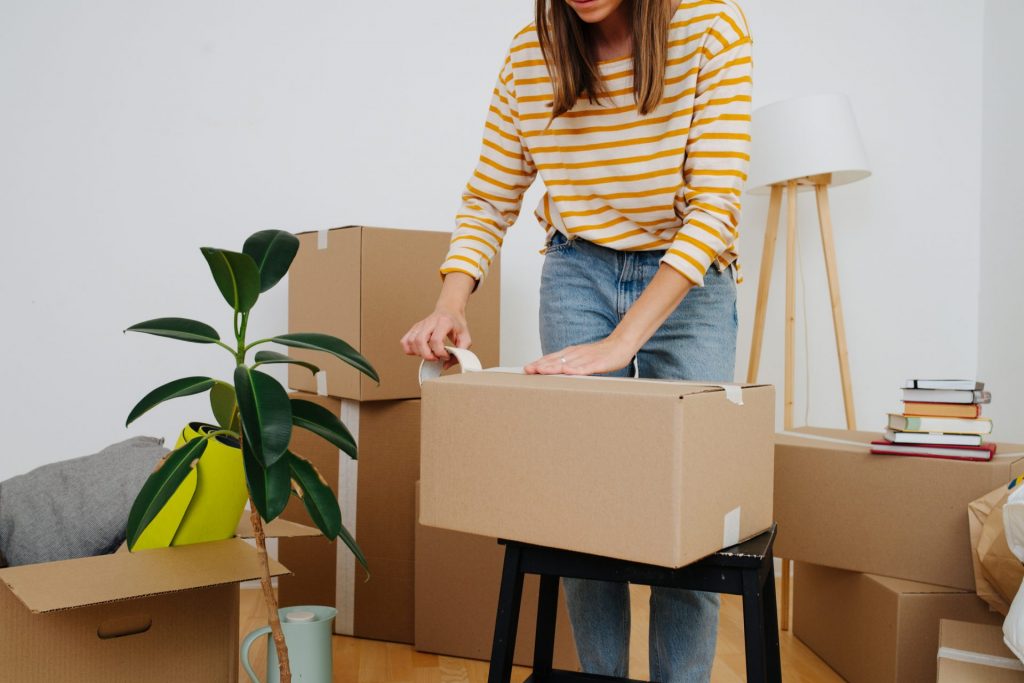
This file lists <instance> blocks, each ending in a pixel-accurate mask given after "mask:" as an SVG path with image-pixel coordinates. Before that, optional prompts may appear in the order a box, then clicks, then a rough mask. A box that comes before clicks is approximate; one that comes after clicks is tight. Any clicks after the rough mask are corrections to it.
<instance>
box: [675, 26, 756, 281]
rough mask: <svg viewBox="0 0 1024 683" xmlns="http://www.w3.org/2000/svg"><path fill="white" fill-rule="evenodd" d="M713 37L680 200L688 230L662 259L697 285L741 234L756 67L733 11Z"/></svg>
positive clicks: (678, 235)
mask: <svg viewBox="0 0 1024 683" xmlns="http://www.w3.org/2000/svg"><path fill="white" fill-rule="evenodd" d="M708 36H709V37H708V40H707V43H706V44H705V48H706V51H705V54H706V55H707V57H708V58H707V59H706V61H704V63H703V64H702V65H701V67H700V71H699V73H698V75H697V86H696V94H695V99H694V106H693V119H692V123H691V125H690V133H689V137H688V139H687V142H686V157H685V160H684V161H683V168H682V175H683V178H682V181H683V182H682V184H681V185H680V188H679V191H678V193H677V194H676V200H675V210H676V213H677V215H679V217H680V218H681V219H682V221H683V225H682V227H680V229H679V231H678V232H677V233H676V236H675V239H674V241H673V243H672V246H671V247H669V249H668V250H667V251H666V252H665V256H664V258H663V259H662V262H663V263H667V264H668V265H670V266H672V267H673V268H675V269H676V270H677V271H679V272H680V273H682V274H683V275H684V276H685V277H686V278H687V279H689V280H690V281H691V282H693V283H694V284H695V285H697V286H703V285H704V274H705V273H706V272H707V270H708V268H710V267H711V264H712V263H714V261H715V259H716V258H717V257H718V256H719V255H720V254H721V253H722V252H724V251H725V250H726V249H728V248H729V247H731V246H732V245H733V244H734V243H735V241H736V238H737V237H738V235H739V233H738V231H737V227H738V225H739V220H740V194H741V193H742V191H743V183H744V182H745V181H746V179H747V167H748V166H749V163H750V102H751V90H752V87H753V80H752V72H753V60H752V57H751V40H750V35H749V32H748V31H747V30H746V22H745V20H744V18H743V16H742V14H740V13H739V12H737V11H736V10H734V9H732V8H729V9H727V10H725V11H723V12H722V14H721V15H719V17H718V19H717V20H716V22H715V23H714V24H713V25H712V27H711V28H710V30H709V32H708Z"/></svg>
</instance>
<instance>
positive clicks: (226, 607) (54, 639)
mask: <svg viewBox="0 0 1024 683" xmlns="http://www.w3.org/2000/svg"><path fill="white" fill-rule="evenodd" d="M238 534H239V537H236V538H231V539H227V540H224V541H214V542H211V543H198V544H195V545H187V546H177V547H174V548H159V549H153V550H140V551H138V552H133V553H129V552H117V553H113V554H110V555H100V556H97V557H83V558H79V559H74V560H63V561H60V562H46V563H43V564H31V565H22V566H19V567H9V568H6V569H2V570H0V661H2V662H3V664H2V666H3V675H2V676H0V678H3V679H4V680H12V681H19V682H20V683H31V682H33V681H48V682H49V681H83V682H84V681H146V682H147V683H163V682H164V681H166V682H167V683H171V682H172V681H173V682H174V683H178V682H180V681H190V683H200V682H205V681H209V682H210V683H224V682H225V681H228V682H234V681H237V680H238V584H239V582H241V581H248V580H251V579H258V578H259V577H260V575H261V569H260V562H259V556H258V554H257V552H256V549H255V548H253V547H252V546H251V545H249V543H247V542H246V541H245V540H244V538H245V537H251V535H252V528H251V526H250V525H249V523H248V519H247V518H246V519H245V520H243V522H242V523H241V524H239V529H238ZM266 534H267V536H268V537H292V536H315V535H317V534H319V531H317V530H316V529H313V528H312V527H307V526H304V525H301V524H295V523H293V522H286V521H284V520H275V521H274V522H273V523H271V524H269V525H267V527H266ZM270 573H271V575H272V576H280V575H282V574H286V573H288V570H287V569H286V568H285V567H284V566H283V565H281V564H280V563H278V562H276V561H275V560H273V559H271V560H270Z"/></svg>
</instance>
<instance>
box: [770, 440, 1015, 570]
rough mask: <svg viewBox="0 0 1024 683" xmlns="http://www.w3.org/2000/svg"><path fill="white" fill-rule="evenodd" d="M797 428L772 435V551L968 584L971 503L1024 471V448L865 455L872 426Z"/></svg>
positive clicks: (837, 564) (849, 567)
mask: <svg viewBox="0 0 1024 683" xmlns="http://www.w3.org/2000/svg"><path fill="white" fill-rule="evenodd" d="M796 431H797V432H798V433H799V434H800V435H799V436H796V435H790V434H778V435H776V441H775V444H776V445H775V518H776V520H777V521H778V523H779V535H778V538H777V540H776V541H775V555H776V556H777V557H785V558H789V559H793V560H799V561H801V562H810V563H813V564H820V565H825V566H828V567H836V568H839V569H847V570H850V571H859V572H867V573H871V574H881V575H883V576H895V577H899V578H904V579H911V580H914V581H922V582H925V583H931V584H937V585H940V586H952V587H955V588H961V589H963V590H974V569H973V566H972V559H971V555H972V553H971V542H970V532H969V528H968V523H967V505H968V503H970V502H971V501H973V500H975V499H976V498H979V497H981V496H983V495H985V494H986V493H988V492H989V491H991V490H993V489H994V488H996V487H998V486H1001V485H1004V484H1006V483H1008V482H1009V481H1010V480H1011V479H1013V478H1014V477H1016V476H1018V475H1020V474H1021V473H1024V455H1022V451H1024V447H1022V446H1018V445H1015V444H999V450H998V451H997V453H996V457H995V458H994V459H993V460H992V461H991V462H961V461H956V460H940V459H938V458H915V457H897V456H882V455H871V453H870V452H869V449H868V443H869V442H870V441H871V440H872V439H878V438H879V435H878V434H877V433H873V432H848V431H844V430H838V429H818V428H813V427H805V428H802V429H798V430H796ZM815 437H819V438H815ZM820 437H824V438H820ZM850 442H853V443H850ZM1000 453H1002V454H1003V455H1000Z"/></svg>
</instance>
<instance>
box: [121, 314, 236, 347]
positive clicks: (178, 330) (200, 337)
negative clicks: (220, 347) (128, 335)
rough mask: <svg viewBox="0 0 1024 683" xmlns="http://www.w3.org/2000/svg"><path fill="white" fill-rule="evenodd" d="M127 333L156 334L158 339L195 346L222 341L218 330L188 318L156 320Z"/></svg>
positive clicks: (138, 324)
mask: <svg viewBox="0 0 1024 683" xmlns="http://www.w3.org/2000/svg"><path fill="white" fill-rule="evenodd" d="M125 332H142V333H144V334H155V335H156V336H158V337H170V338H171V339H180V340H181V341H187V342H193V343H195V344H214V343H216V342H219V341H220V335H219V334H217V330H215V329H213V328H212V327H210V326H209V325H207V324H206V323H201V322H199V321H198V320H189V319H188V318H155V319H153V320H147V321H146V322H143V323H137V324H135V325H132V326H131V327H129V328H128V329H126V330H125Z"/></svg>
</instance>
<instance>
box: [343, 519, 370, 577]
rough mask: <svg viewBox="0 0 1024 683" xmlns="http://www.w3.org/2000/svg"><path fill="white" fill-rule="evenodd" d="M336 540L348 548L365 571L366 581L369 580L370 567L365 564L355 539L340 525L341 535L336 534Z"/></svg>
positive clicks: (361, 550) (361, 551)
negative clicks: (338, 539) (339, 540)
mask: <svg viewBox="0 0 1024 683" xmlns="http://www.w3.org/2000/svg"><path fill="white" fill-rule="evenodd" d="M338 538H340V539H341V541H342V543H344V544H345V545H347V546H348V549H349V550H351V551H352V554H353V555H355V556H356V559H357V560H359V564H361V565H362V566H363V569H365V570H366V579H367V580H369V579H370V565H369V564H367V562H366V555H364V554H363V549H362V548H360V547H359V544H358V543H356V539H355V537H354V536H352V534H351V533H350V532H349V530H348V529H346V528H345V525H344V524H342V525H341V533H340V534H338Z"/></svg>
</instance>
